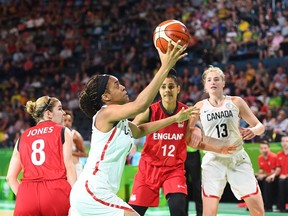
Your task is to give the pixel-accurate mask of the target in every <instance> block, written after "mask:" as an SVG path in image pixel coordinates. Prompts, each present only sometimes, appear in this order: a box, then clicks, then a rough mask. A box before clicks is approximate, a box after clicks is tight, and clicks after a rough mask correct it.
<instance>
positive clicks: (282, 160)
mask: <svg viewBox="0 0 288 216" xmlns="http://www.w3.org/2000/svg"><path fill="white" fill-rule="evenodd" d="M276 166H277V167H280V168H281V173H280V175H288V154H286V155H285V153H284V151H283V150H282V151H280V152H279V153H278V154H277V164H276Z"/></svg>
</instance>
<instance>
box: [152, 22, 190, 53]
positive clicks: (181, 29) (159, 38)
mask: <svg viewBox="0 0 288 216" xmlns="http://www.w3.org/2000/svg"><path fill="white" fill-rule="evenodd" d="M189 38H190V33H189V31H188V29H187V27H186V26H185V25H184V24H183V23H182V22H180V21H178V20H166V21H164V22H162V23H160V24H159V25H158V26H157V27H156V29H155V31H154V33H153V42H154V45H155V47H158V48H160V50H161V51H162V52H163V53H166V52H167V48H168V43H169V41H170V40H171V41H172V45H174V46H175V45H176V43H177V41H179V40H180V43H179V45H178V48H181V47H182V46H184V45H186V44H188V42H189Z"/></svg>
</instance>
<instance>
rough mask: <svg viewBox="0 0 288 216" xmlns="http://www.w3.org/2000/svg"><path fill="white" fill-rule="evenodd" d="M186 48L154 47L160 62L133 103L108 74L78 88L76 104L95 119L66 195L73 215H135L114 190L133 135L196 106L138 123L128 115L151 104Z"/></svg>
mask: <svg viewBox="0 0 288 216" xmlns="http://www.w3.org/2000/svg"><path fill="white" fill-rule="evenodd" d="M175 47H177V46H175ZM185 49H186V47H183V48H181V49H176V48H173V46H172V44H171V43H169V47H168V51H167V53H166V54H163V53H161V51H159V49H158V52H159V56H160V59H161V63H162V65H161V67H160V69H159V71H158V72H157V74H156V75H155V77H154V78H153V80H152V81H151V82H150V84H149V85H148V86H147V87H146V88H145V89H144V90H143V91H142V92H141V93H140V94H139V95H138V97H137V98H136V100H135V101H133V102H129V98H128V94H127V91H126V90H125V87H124V86H123V85H121V84H120V83H119V81H118V79H117V78H116V77H114V76H110V75H95V76H93V77H92V78H91V79H90V80H89V81H88V83H87V84H86V86H85V87H84V89H83V90H82V91H81V93H80V98H79V103H80V108H81V110H82V111H83V112H84V113H85V114H86V115H87V116H88V117H90V118H93V121H92V138H91V150H90V152H89V156H88V159H87V163H86V165H85V167H84V170H83V173H82V174H81V176H80V178H79V179H78V180H77V182H76V183H75V186H74V187H73V188H72V191H71V194H70V202H71V215H81V216H84V215H103V216H115V215H117V216H118V215H119V216H121V215H125V216H136V215H138V213H136V212H135V211H134V210H133V209H132V208H131V207H130V206H129V205H128V204H127V203H125V202H124V201H123V200H122V199H120V198H119V197H118V196H117V195H116V193H117V191H118V189H119V185H120V181H121V176H122V171H123V168H124V165H125V161H126V156H127V155H128V153H129V150H130V148H131V147H132V137H133V138H140V137H142V136H145V135H147V134H148V133H153V132H155V131H157V130H159V129H160V128H162V127H165V126H168V125H170V124H172V123H174V122H182V121H184V120H187V119H188V118H191V117H192V116H193V115H194V114H195V115H198V114H199V110H196V109H195V108H194V107H192V108H189V109H186V110H184V109H183V110H181V111H180V112H179V113H178V114H176V115H174V116H171V117H168V118H166V119H162V120H159V121H155V122H151V123H147V124H142V125H139V126H136V125H135V124H133V123H132V122H130V121H128V120H127V119H128V118H133V117H134V116H136V115H137V114H139V113H141V112H143V111H145V110H146V109H147V108H148V107H149V105H150V104H151V103H152V102H153V100H154V97H155V96H156V94H157V92H158V90H159V88H160V86H161V84H162V82H163V81H164V79H165V78H166V77H167V74H168V72H169V71H170V69H171V68H172V67H173V66H174V65H175V63H176V62H177V60H179V59H181V58H183V57H184V56H186V54H182V52H183V51H184V50H185Z"/></svg>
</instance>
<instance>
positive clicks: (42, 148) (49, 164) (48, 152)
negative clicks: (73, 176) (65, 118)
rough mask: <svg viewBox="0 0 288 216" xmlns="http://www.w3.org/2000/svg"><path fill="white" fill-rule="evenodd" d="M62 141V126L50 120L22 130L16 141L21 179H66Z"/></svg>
mask: <svg viewBox="0 0 288 216" xmlns="http://www.w3.org/2000/svg"><path fill="white" fill-rule="evenodd" d="M63 143H64V127H63V126H61V125H58V124H56V123H55V122H52V121H45V122H40V123H39V124H37V125H36V126H34V127H31V128H29V129H28V130H26V131H24V132H23V134H22V135H21V138H20V139H19V142H18V151H19V153H20V159H21V163H22V167H23V178H22V181H45V180H55V179H66V169H65V164H64V159H63Z"/></svg>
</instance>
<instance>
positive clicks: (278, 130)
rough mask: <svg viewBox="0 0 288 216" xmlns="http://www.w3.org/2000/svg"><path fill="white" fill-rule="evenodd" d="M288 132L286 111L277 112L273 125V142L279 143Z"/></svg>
mask: <svg viewBox="0 0 288 216" xmlns="http://www.w3.org/2000/svg"><path fill="white" fill-rule="evenodd" d="M287 130H288V118H287V114H286V111H285V110H284V109H281V110H279V112H278V115H277V117H276V122H275V125H274V129H273V133H274V135H273V136H275V137H274V141H275V142H280V141H281V138H282V136H283V135H285V134H286V133H287Z"/></svg>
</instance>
